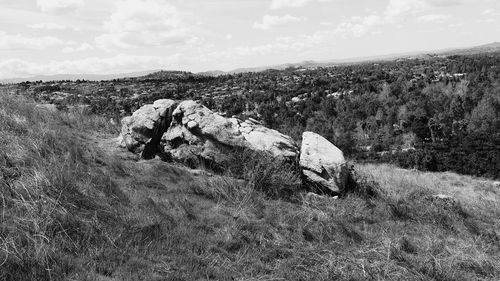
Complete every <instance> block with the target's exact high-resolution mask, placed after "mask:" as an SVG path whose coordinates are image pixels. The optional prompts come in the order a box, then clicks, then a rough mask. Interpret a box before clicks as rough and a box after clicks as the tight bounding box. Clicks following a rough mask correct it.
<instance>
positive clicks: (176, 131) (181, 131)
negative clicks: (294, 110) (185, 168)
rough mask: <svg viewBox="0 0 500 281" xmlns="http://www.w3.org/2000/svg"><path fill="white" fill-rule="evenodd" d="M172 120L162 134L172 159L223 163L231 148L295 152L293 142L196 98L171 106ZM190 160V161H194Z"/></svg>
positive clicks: (286, 155)
mask: <svg viewBox="0 0 500 281" xmlns="http://www.w3.org/2000/svg"><path fill="white" fill-rule="evenodd" d="M172 117H173V118H172V124H171V125H170V127H169V129H168V130H167V132H166V133H165V134H164V135H163V137H162V143H163V144H164V148H165V151H166V152H169V153H170V154H171V156H172V157H173V159H174V160H177V161H181V162H188V163H191V162H194V163H196V162H197V161H199V160H200V158H201V159H203V160H204V161H207V162H213V163H217V164H220V163H223V162H224V161H225V160H226V159H227V157H228V155H229V153H230V150H232V149H234V148H248V149H251V150H255V151H262V152H269V153H272V154H273V155H274V156H276V157H284V158H292V157H296V156H297V154H298V148H297V145H296V144H295V142H294V141H293V140H292V139H291V138H290V137H288V136H285V135H283V134H281V133H279V132H278V131H275V130H271V129H268V128H266V127H264V126H262V125H260V124H258V123H257V122H255V121H245V122H242V121H241V120H239V119H237V118H225V117H223V116H221V115H219V114H217V113H214V112H213V111H211V110H210V109H208V108H206V107H204V106H203V105H201V104H199V103H197V102H195V101H184V102H182V103H181V104H179V106H178V107H177V108H176V109H175V110H174V112H173V114H172ZM194 163H193V164H194Z"/></svg>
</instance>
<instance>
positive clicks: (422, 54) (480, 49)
mask: <svg viewBox="0 0 500 281" xmlns="http://www.w3.org/2000/svg"><path fill="white" fill-rule="evenodd" d="M494 52H500V42H493V43H490V44H485V45H480V46H474V47H466V48H449V49H444V50H443V49H441V50H430V51H414V52H405V53H397V54H388V55H379V56H370V57H357V58H347V59H338V60H330V61H313V60H308V61H302V62H297V63H285V64H279V65H272V66H269V65H267V66H258V67H249V68H238V69H234V70H231V71H226V72H225V71H222V70H211V71H204V72H198V73H196V74H197V75H203V76H220V75H224V74H238V73H245V72H261V71H265V70H270V69H275V70H284V69H287V68H290V67H294V68H298V67H303V68H315V67H331V66H336V65H343V64H355V63H364V62H371V61H373V62H375V61H386V60H395V59H402V58H407V59H412V58H432V57H434V56H451V55H474V54H482V53H494ZM185 74H191V73H190V72H185V71H159V70H149V71H141V72H132V73H121V74H102V75H101V74H57V75H39V76H33V77H28V78H12V79H3V80H1V79H0V83H4V84H5V83H20V82H24V81H40V80H42V81H59V80H78V79H80V80H90V81H101V80H112V79H120V78H134V77H141V78H145V79H151V78H155V79H161V78H168V77H172V75H174V76H176V75H177V76H179V75H185Z"/></svg>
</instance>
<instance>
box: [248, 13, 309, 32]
mask: <svg viewBox="0 0 500 281" xmlns="http://www.w3.org/2000/svg"><path fill="white" fill-rule="evenodd" d="M305 20H306V19H305V18H303V17H302V18H298V17H294V16H291V15H285V16H281V17H280V16H271V15H265V16H264V17H263V18H262V22H256V23H254V24H253V27H254V28H258V29H269V28H271V27H274V26H279V25H285V24H287V23H292V22H301V21H305Z"/></svg>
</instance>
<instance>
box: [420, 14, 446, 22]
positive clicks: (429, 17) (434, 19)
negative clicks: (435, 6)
mask: <svg viewBox="0 0 500 281" xmlns="http://www.w3.org/2000/svg"><path fill="white" fill-rule="evenodd" d="M449 18H450V16H449V15H424V16H420V17H418V18H417V21H419V22H444V21H446V20H447V19H449Z"/></svg>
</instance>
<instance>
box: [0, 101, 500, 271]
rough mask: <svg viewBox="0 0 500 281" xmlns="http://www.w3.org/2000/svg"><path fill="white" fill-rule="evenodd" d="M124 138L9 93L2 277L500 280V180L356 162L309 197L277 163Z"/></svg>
mask: <svg viewBox="0 0 500 281" xmlns="http://www.w3.org/2000/svg"><path fill="white" fill-rule="evenodd" d="M117 133H118V128H116V127H115V126H113V125H112V124H111V123H110V122H109V120H106V119H104V118H100V117H98V116H89V115H86V114H84V113H82V112H70V113H62V112H55V113H54V112H48V111H43V110H40V109H37V108H35V106H34V105H33V104H30V103H29V101H27V100H24V99H22V98H18V97H12V96H1V97H0V149H1V150H0V194H1V198H0V220H1V226H0V280H499V279H500V190H499V188H498V187H496V186H495V185H494V183H493V181H489V180H486V179H480V178H472V177H468V176H460V175H457V174H453V173H423V172H418V171H409V170H402V169H398V168H395V167H392V166H388V165H365V164H363V165H361V164H359V165H355V171H356V172H355V175H356V176H355V179H356V181H357V188H356V189H355V190H353V192H352V193H349V194H347V195H346V196H344V197H341V198H337V199H335V198H329V197H322V196H311V195H307V192H305V191H302V190H301V189H300V181H299V178H298V176H297V175H296V173H295V172H294V169H293V167H288V166H283V165H282V164H280V163H276V162H273V161H270V159H266V158H264V159H263V160H261V161H256V162H251V161H250V160H249V159H248V156H245V155H243V156H244V157H247V158H243V160H245V159H246V160H245V161H241V159H240V162H244V163H247V165H242V166H239V167H238V168H237V169H230V170H228V172H227V173H226V174H225V175H209V174H206V173H203V172H196V173H194V172H192V171H189V170H188V169H186V168H183V167H181V166H177V165H174V164H170V163H165V162H162V161H160V160H158V159H154V160H150V161H145V160H138V159H136V158H135V156H133V155H130V154H128V152H125V151H122V150H120V149H119V148H117V147H116V145H115V141H114V140H113V138H114V137H116V136H117ZM234 176H238V178H239V179H235V178H234ZM438 194H441V195H448V196H451V198H448V197H444V196H441V197H436V196H435V195H438Z"/></svg>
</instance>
